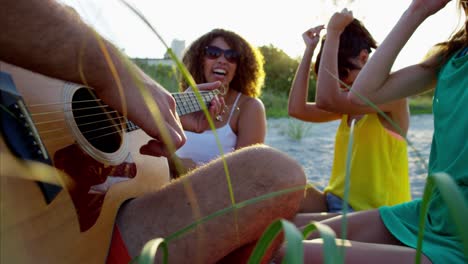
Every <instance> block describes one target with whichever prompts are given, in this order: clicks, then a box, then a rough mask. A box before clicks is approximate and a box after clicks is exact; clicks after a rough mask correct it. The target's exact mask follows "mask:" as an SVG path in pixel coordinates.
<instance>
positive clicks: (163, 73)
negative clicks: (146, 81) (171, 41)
mask: <svg viewBox="0 0 468 264" xmlns="http://www.w3.org/2000/svg"><path fill="white" fill-rule="evenodd" d="M133 61H134V62H135V64H136V65H137V66H138V67H140V68H141V69H142V70H143V71H144V72H145V73H146V74H148V75H149V76H150V77H151V78H152V79H153V80H156V81H157V82H158V83H160V84H161V85H162V86H163V87H164V88H166V89H167V90H168V91H170V92H172V93H174V92H178V91H179V80H178V76H179V75H178V73H177V69H176V67H175V66H170V65H163V64H157V65H156V64H150V63H149V62H148V59H139V58H136V59H133Z"/></svg>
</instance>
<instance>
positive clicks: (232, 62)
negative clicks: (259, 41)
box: [170, 29, 266, 177]
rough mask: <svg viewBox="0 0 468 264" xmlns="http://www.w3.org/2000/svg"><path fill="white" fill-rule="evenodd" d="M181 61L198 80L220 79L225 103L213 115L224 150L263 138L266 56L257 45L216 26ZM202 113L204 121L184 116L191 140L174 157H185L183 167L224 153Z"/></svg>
mask: <svg viewBox="0 0 468 264" xmlns="http://www.w3.org/2000/svg"><path fill="white" fill-rule="evenodd" d="M183 63H184V64H185V66H186V67H187V69H188V70H189V72H190V74H191V75H192V76H193V78H194V80H195V82H196V83H207V82H215V81H219V82H221V83H222V85H221V87H222V88H221V89H220V92H221V95H222V97H223V99H224V102H225V105H226V107H225V109H224V111H223V112H222V113H221V114H220V115H217V116H214V117H212V119H213V121H214V123H215V126H216V130H217V131H216V132H217V135H218V137H219V140H220V143H221V145H222V148H223V152H224V154H227V153H229V152H231V151H234V150H236V149H240V148H242V147H245V146H249V145H253V144H258V143H263V142H264V140H265V134H266V116H265V109H264V106H263V103H262V101H260V99H258V96H260V93H261V88H262V86H263V82H264V78H265V72H264V70H263V63H264V61H263V56H262V54H261V53H260V51H259V50H258V49H257V48H255V47H253V46H252V45H251V44H250V43H248V42H247V41H246V40H245V39H244V38H242V37H241V36H239V35H238V34H237V33H234V32H232V31H229V30H225V29H214V30H212V31H210V32H208V33H206V34H204V35H203V36H201V37H200V38H198V39H197V40H195V41H194V42H193V43H192V44H191V45H190V46H189V47H188V49H187V50H186V52H185V54H184V56H183ZM181 87H182V90H184V91H185V90H187V89H188V88H189V87H188V84H187V82H186V81H185V79H184V78H182V82H181ZM199 118H200V119H203V120H205V122H196V123H195V122H193V119H190V120H189V119H185V118H184V117H182V118H181V122H182V125H183V127H184V130H185V132H186V136H187V141H186V143H185V145H184V146H183V147H182V148H180V149H179V150H178V151H177V152H176V156H177V157H178V158H180V159H181V161H182V163H183V165H184V167H185V168H183V170H185V171H186V170H189V169H192V168H195V167H197V166H200V165H202V164H205V163H207V162H209V161H210V160H213V159H215V158H217V157H218V156H220V151H219V148H218V145H217V143H216V140H215V137H214V134H213V131H211V129H210V128H209V126H208V122H206V117H205V116H204V114H203V113H200V114H199ZM200 124H204V125H200ZM170 165H171V171H172V172H173V173H172V174H173V176H174V177H178V175H177V172H176V168H175V166H174V165H173V164H172V163H171V164H170Z"/></svg>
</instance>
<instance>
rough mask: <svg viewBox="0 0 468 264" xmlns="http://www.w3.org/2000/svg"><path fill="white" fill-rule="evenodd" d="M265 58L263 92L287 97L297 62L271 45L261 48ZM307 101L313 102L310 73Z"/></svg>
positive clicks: (312, 80)
mask: <svg viewBox="0 0 468 264" xmlns="http://www.w3.org/2000/svg"><path fill="white" fill-rule="evenodd" d="M259 49H260V51H261V52H262V54H263V57H264V58H265V66H264V68H265V74H266V76H265V86H264V88H263V89H264V92H266V93H274V94H277V95H281V96H288V95H289V90H290V88H291V84H292V81H293V79H294V75H295V73H296V70H297V67H298V66H299V61H298V60H296V59H292V58H291V57H289V56H288V55H287V54H286V53H285V52H284V51H282V50H280V49H278V48H276V47H274V46H273V45H271V44H270V45H268V46H261V47H259ZM308 99H309V101H314V100H315V75H314V74H313V73H312V72H311V75H310V82H309V98H308Z"/></svg>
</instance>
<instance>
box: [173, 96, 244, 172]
mask: <svg viewBox="0 0 468 264" xmlns="http://www.w3.org/2000/svg"><path fill="white" fill-rule="evenodd" d="M240 96H241V93H239V94H238V95H237V97H236V100H235V101H234V104H233V105H232V109H231V113H229V118H228V121H227V122H226V124H225V125H224V126H222V127H220V128H217V129H216V132H217V133H218V137H219V141H220V143H221V146H222V147H223V152H224V154H227V153H229V152H232V151H234V150H235V148H236V143H237V135H236V134H235V133H234V131H232V128H231V126H230V125H229V124H230V122H231V117H232V115H233V114H234V109H236V106H237V102H238V101H239V98H240ZM185 135H186V136H187V141H186V142H185V144H184V145H183V146H182V147H181V148H179V149H178V150H177V151H176V154H177V156H178V157H179V158H190V159H192V160H193V161H194V162H195V163H196V164H197V166H198V165H202V164H205V163H208V162H209V161H211V160H213V159H215V158H217V157H218V156H220V155H221V154H220V152H219V149H218V145H217V144H216V139H215V137H214V134H213V131H211V130H210V129H208V130H206V131H204V132H202V133H194V132H191V131H185Z"/></svg>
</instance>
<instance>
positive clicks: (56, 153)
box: [0, 62, 169, 263]
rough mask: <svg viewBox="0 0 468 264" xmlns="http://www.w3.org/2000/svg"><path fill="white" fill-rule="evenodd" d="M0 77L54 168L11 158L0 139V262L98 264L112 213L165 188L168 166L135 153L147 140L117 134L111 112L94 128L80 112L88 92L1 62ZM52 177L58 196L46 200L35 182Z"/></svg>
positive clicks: (105, 246) (122, 131)
mask: <svg viewBox="0 0 468 264" xmlns="http://www.w3.org/2000/svg"><path fill="white" fill-rule="evenodd" d="M0 72H6V73H9V74H10V75H11V76H12V77H13V80H14V84H15V86H16V88H17V90H18V91H19V94H21V95H22V97H23V99H24V102H25V104H26V106H27V109H28V110H29V112H30V114H31V119H32V121H33V122H34V125H35V127H36V128H37V133H38V135H39V137H40V139H41V140H42V143H43V145H44V146H45V149H47V152H48V154H49V155H48V157H49V158H50V161H51V165H52V166H53V167H51V166H49V165H45V164H42V163H38V162H24V161H22V160H20V159H18V158H16V157H14V156H13V155H12V152H11V151H10V150H9V147H8V146H7V145H8V140H7V139H5V138H4V136H5V135H2V137H1V138H0V143H1V144H0V147H1V149H0V150H1V160H0V180H1V182H0V188H1V190H0V191H1V200H0V210H1V211H0V213H1V221H0V224H1V230H0V231H1V232H0V233H1V234H0V235H1V238H0V239H1V240H0V250H1V251H0V257H1V258H0V262H1V263H105V261H106V258H107V254H108V249H109V245H110V240H111V237H112V230H113V227H114V222H115V217H116V215H117V211H118V209H119V207H120V206H121V204H122V203H123V202H125V201H126V200H128V199H131V198H134V197H137V196H141V195H143V194H145V193H149V192H154V191H157V190H158V189H160V188H161V187H162V186H164V185H165V184H167V183H168V182H169V170H168V165H167V160H166V159H165V158H157V157H150V156H145V155H140V154H139V148H140V147H141V146H142V145H143V144H145V143H146V142H147V141H148V140H149V139H150V137H149V136H148V135H146V133H144V132H143V131H142V130H140V129H136V130H133V131H127V130H125V129H121V125H120V122H116V121H114V120H121V119H120V118H121V117H118V116H117V115H116V114H114V113H110V112H107V110H106V111H105V112H104V113H103V114H102V115H104V116H106V119H108V120H110V121H108V122H107V123H106V125H105V126H104V127H103V128H102V129H101V128H97V129H96V123H97V121H95V120H94V119H89V118H88V116H95V115H96V113H95V112H89V111H85V114H80V111H81V109H85V108H86V109H88V108H92V107H89V105H87V101H90V100H88V97H89V96H88V95H87V94H88V93H87V92H86V93H83V92H82V91H83V90H89V89H88V88H83V87H82V86H78V85H75V84H69V83H65V82H62V81H60V80H55V79H50V78H47V77H44V76H42V75H39V74H35V73H31V72H28V71H25V70H23V69H21V68H17V67H15V66H12V65H9V64H6V63H3V62H0ZM80 93H81V94H80ZM77 96H78V97H77ZM83 98H84V99H83ZM85 101H86V102H85ZM94 101H96V100H94ZM94 101H93V102H94ZM72 102H78V105H79V106H74V104H73V103H72ZM83 102H85V103H83ZM93 111H94V110H93ZM80 115H81V116H80ZM102 115H101V116H102ZM77 117H79V118H77ZM116 118H117V119H116ZM78 119H82V120H78ZM83 120H85V121H83ZM109 124H110V125H109ZM115 124H117V125H115ZM112 126H114V127H119V128H118V129H114V130H112V129H111V130H108V127H112ZM83 127H86V130H85V129H83ZM90 127H91V128H94V129H91V130H89V129H88V128H90ZM124 128H125V127H124ZM5 129H6V130H8V127H7V128H5ZM89 131H91V132H89ZM96 131H100V132H96ZM102 131H104V132H105V133H103V134H102V135H104V136H99V135H98V134H97V133H101V132H102ZM109 131H111V132H109ZM109 134H112V136H110V137H108V138H107V139H104V137H105V136H106V135H109ZM109 138H110V139H109ZM13 154H16V153H13ZM51 175H52V176H54V177H52V178H54V179H55V180H56V181H59V182H60V183H61V187H62V190H61V191H60V192H59V193H58V194H57V195H56V196H55V197H54V198H53V199H52V200H51V201H50V202H47V201H46V199H45V198H44V193H43V191H42V190H41V188H40V187H39V186H38V184H37V182H41V181H47V180H44V178H50V177H51Z"/></svg>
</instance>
